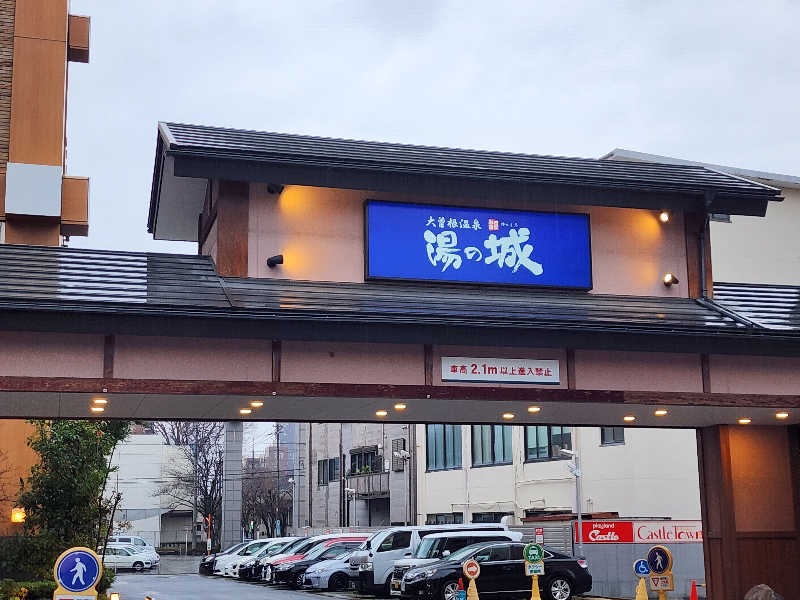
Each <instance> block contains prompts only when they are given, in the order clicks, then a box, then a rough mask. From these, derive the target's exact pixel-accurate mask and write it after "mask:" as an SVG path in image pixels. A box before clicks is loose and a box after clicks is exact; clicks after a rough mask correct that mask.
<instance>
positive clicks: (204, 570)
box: [199, 542, 248, 575]
mask: <svg viewBox="0 0 800 600" xmlns="http://www.w3.org/2000/svg"><path fill="white" fill-rule="evenodd" d="M247 543H248V542H239V543H238V544H234V545H233V546H231V547H229V548H228V549H226V550H223V551H222V552H217V553H216V554H209V555H208V556H204V557H203V559H202V560H201V561H200V567H199V573H200V575H213V573H214V561H215V560H216V559H217V557H218V556H226V555H230V554H232V553H234V552H238V551H239V550H241V549H242V548H243V547H245V546H246V545H247Z"/></svg>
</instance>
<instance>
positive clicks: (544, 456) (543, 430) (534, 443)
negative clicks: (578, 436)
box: [525, 425, 572, 461]
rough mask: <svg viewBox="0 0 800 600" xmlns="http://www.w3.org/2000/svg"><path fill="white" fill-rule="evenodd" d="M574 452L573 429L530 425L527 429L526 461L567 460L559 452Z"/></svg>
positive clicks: (558, 426)
mask: <svg viewBox="0 0 800 600" xmlns="http://www.w3.org/2000/svg"><path fill="white" fill-rule="evenodd" d="M561 449H563V450H572V427H564V426H562V425H528V426H527V427H525V460H528V461H531V460H556V459H560V458H566V457H564V456H562V455H561V454H560V453H559V450H561Z"/></svg>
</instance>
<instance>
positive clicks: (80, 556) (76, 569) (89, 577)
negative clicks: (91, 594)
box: [53, 548, 103, 593]
mask: <svg viewBox="0 0 800 600" xmlns="http://www.w3.org/2000/svg"><path fill="white" fill-rule="evenodd" d="M102 574H103V567H102V562H101V561H100V557H99V556H97V554H95V553H94V552H92V551H91V550H90V549H89V548H70V549H69V550H66V551H65V552H63V553H62V554H61V556H59V557H58V558H57V559H56V564H55V566H54V567H53V575H54V576H55V580H56V581H57V582H58V583H59V585H60V586H61V587H62V588H64V589H65V590H67V591H68V592H73V593H78V592H85V591H86V590H90V589H93V588H94V586H95V585H97V582H98V581H99V580H100V576H101V575H102Z"/></svg>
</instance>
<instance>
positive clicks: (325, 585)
mask: <svg viewBox="0 0 800 600" xmlns="http://www.w3.org/2000/svg"><path fill="white" fill-rule="evenodd" d="M351 554H352V552H348V553H346V554H344V555H342V556H339V557H338V558H333V559H331V560H323V561H322V562H318V563H317V564H315V565H311V566H310V567H309V568H308V569H307V570H306V572H305V577H304V578H303V587H305V588H309V587H310V588H314V589H318V590H331V591H333V592H337V591H341V590H346V589H347V588H349V587H350V580H351V579H353V578H355V577H357V576H358V569H351V568H350V562H349V560H350V555H351Z"/></svg>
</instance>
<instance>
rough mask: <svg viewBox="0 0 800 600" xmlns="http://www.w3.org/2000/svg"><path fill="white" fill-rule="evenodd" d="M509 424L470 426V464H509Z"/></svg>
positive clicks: (475, 465)
mask: <svg viewBox="0 0 800 600" xmlns="http://www.w3.org/2000/svg"><path fill="white" fill-rule="evenodd" d="M511 460H512V457H511V425H473V426H472V466H473V467H479V466H483V465H505V464H510V463H511Z"/></svg>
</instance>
